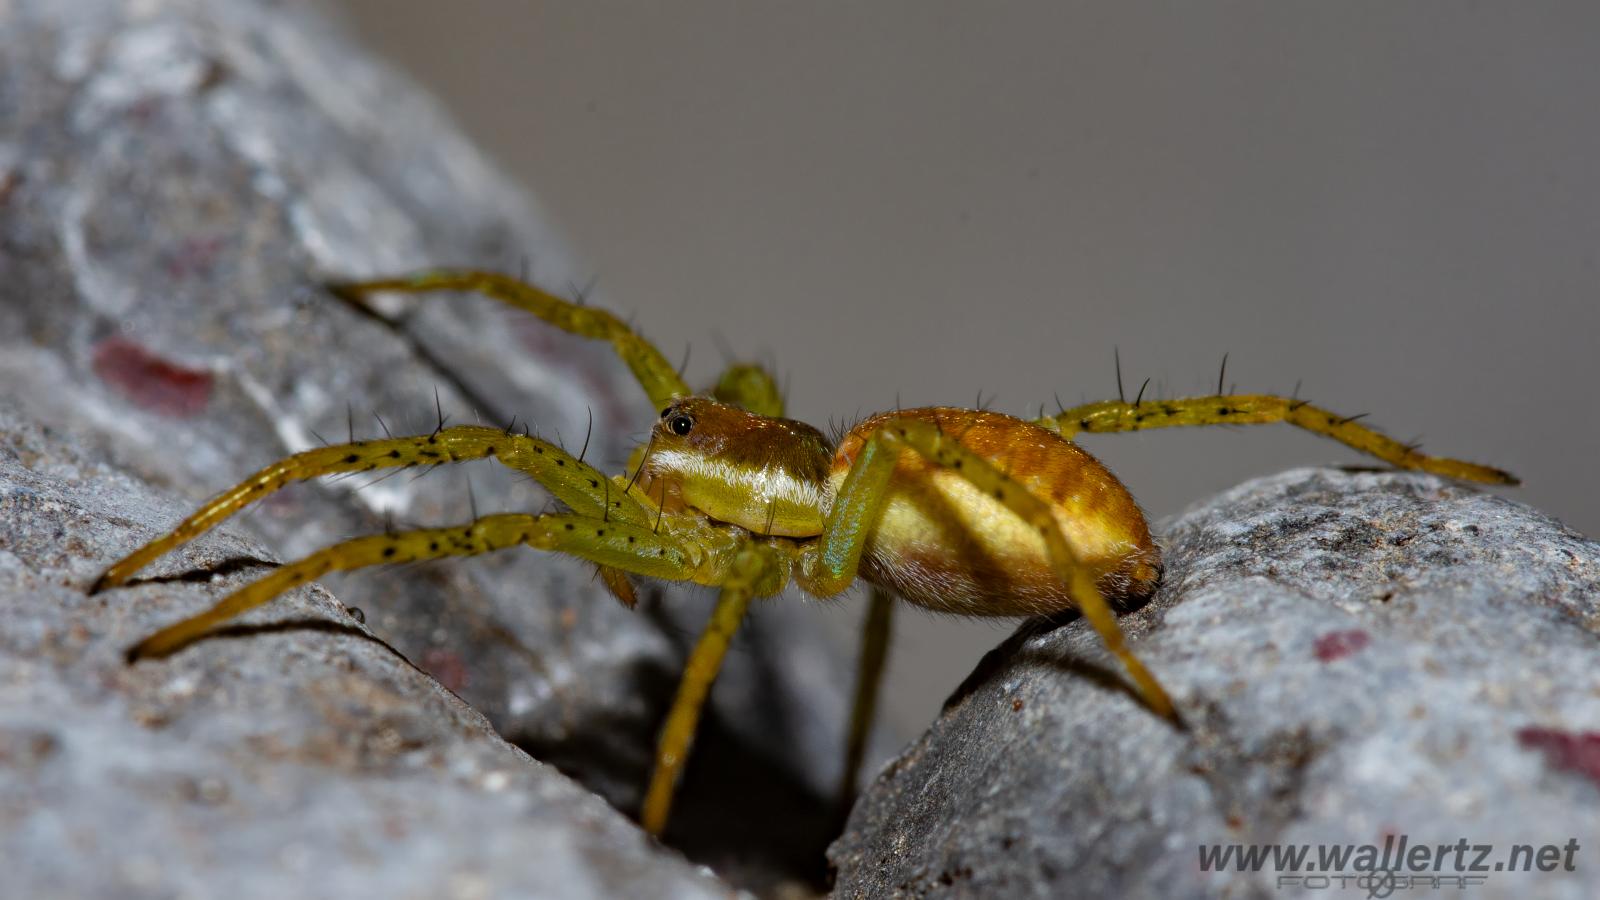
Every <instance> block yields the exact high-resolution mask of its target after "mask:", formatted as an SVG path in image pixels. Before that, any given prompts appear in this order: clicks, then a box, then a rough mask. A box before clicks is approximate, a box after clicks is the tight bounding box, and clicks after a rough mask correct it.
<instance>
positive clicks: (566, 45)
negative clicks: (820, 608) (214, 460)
mask: <svg viewBox="0 0 1600 900" xmlns="http://www.w3.org/2000/svg"><path fill="white" fill-rule="evenodd" d="M335 7H336V8H342V9H343V10H344V11H345V12H346V13H347V14H348V17H349V20H350V21H351V22H352V23H353V24H354V25H355V27H356V28H357V29H358V30H359V31H360V32H361V33H362V34H363V35H364V36H365V37H366V39H367V40H368V41H369V42H370V43H371V44H372V45H374V46H375V47H377V48H378V49H379V50H380V51H382V52H384V53H386V54H388V55H389V56H390V57H391V58H392V59H394V60H395V61H396V63H397V64H398V65H400V66H402V67H404V68H406V69H408V70H410V71H411V72H412V73H413V74H414V75H415V76H416V77H417V78H418V79H419V80H420V81H421V82H423V83H424V84H425V85H426V86H428V87H429V88H430V89H431V90H433V91H434V92H435V93H436V94H437V95H438V96H439V97H440V99H441V101H442V102H443V103H444V104H445V105H446V106H447V107H449V108H450V109H451V110H452V111H453V113H454V114H455V116H456V117H457V119H458V120H459V121H460V123H461V124H462V125H463V126H464V127H465V129H466V130H467V131H468V132H469V133H470V134H472V135H473V136H475V137H476V138H477V139H478V140H479V141H480V142H481V143H482V144H483V145H484V146H485V147H486V148H487V149H488V150H489V152H490V153H491V154H493V155H494V156H496V157H497V158H498V159H499V160H500V161H501V162H502V163H503V164H504V165H505V166H506V167H507V168H508V169H509V170H510V171H511V172H512V173H513V174H514V175H516V176H517V177H518V178H519V179H520V180H521V181H522V182H523V183H524V184H525V185H526V186H527V187H528V188H529V190H530V191H531V192H532V193H533V194H534V195H536V196H537V198H538V199H539V200H540V201H541V202H542V204H543V205H544V206H545V208H546V210H547V211H548V212H549V213H550V214H551V216H552V217H553V218H554V219H555V221H556V222H557V223H558V224H560V225H561V226H562V227H564V228H565V230H566V231H567V233H568V235H569V236H570V238H571V240H572V243H573V245H574V246H576V247H577V248H579V252H580V253H581V254H582V255H583V258H584V259H585V260H587V262H588V263H589V264H590V265H591V267H592V271H593V272H594V273H595V275H596V276H598V279H599V281H598V284H599V292H598V297H599V299H600V302H603V303H605V304H606V305H608V306H610V307H612V308H614V309H617V310H619V311H620V312H622V313H624V314H628V315H632V316H634V317H635V321H636V323H637V325H638V326H639V328H640V329H641V330H642V331H643V332H644V333H645V334H647V335H649V336H651V337H653V338H654V339H655V340H656V341H658V342H659V343H660V344H661V346H662V348H663V350H664V352H665V353H666V354H667V355H668V356H669V357H674V358H676V357H678V356H679V355H680V354H682V353H683V351H684V348H685V346H686V345H692V346H693V356H692V359H691V361H690V364H689V375H690V380H691V381H692V382H694V383H703V382H706V381H708V380H709V379H710V378H712V377H713V375H714V373H715V372H716V371H717V370H718V369H719V368H720V367H721V365H722V364H723V358H722V356H721V354H720V353H719V351H718V350H717V349H716V348H717V342H718V341H719V340H725V341H726V343H727V344H728V345H729V346H732V347H734V348H736V349H737V351H738V352H739V353H741V354H744V355H748V356H753V357H756V358H760V359H765V360H768V361H771V362H773V363H775V365H776V367H777V369H778V371H779V372H780V373H781V374H782V375H784V376H787V377H788V378H789V386H790V390H789V398H790V402H791V409H792V411H793V414H794V415H796V416H797V417H799V418H803V419H807V420H809V421H812V422H813V423H814V424H817V425H819V426H825V425H826V424H827V423H828V421H829V419H830V418H832V419H835V420H838V419H841V418H843V419H849V418H853V417H855V416H856V415H858V414H865V413H867V412H871V411H876V410H880V409H884V408H889V407H892V406H893V405H894V404H895V403H896V400H897V398H898V400H899V402H901V403H902V404H904V405H920V404H954V405H970V404H972V403H973V402H974V400H975V398H976V396H977V395H978V393H979V392H980V391H981V392H982V393H983V395H984V397H985V400H987V399H988V398H989V397H993V398H994V401H993V405H994V407H995V408H997V409H1000V410H1003V411H1007V412H1013V413H1017V414H1034V413H1036V412H1037V410H1038V406H1039V404H1040V403H1041V402H1043V403H1048V404H1049V405H1050V406H1052V407H1053V406H1054V402H1055V401H1054V399H1053V398H1054V396H1055V395H1056V394H1057V393H1059V394H1060V396H1061V399H1062V400H1063V401H1065V402H1067V403H1069V404H1071V403H1074V402H1078V401H1079V400H1081V399H1104V398H1106V397H1108V396H1115V392H1116V385H1115V381H1114V379H1113V372H1112V348H1113V347H1118V348H1120V351H1121V356H1122V366H1123V378H1124V381H1125V383H1126V384H1127V386H1128V390H1129V392H1130V393H1131V392H1132V391H1133V390H1135V389H1136V388H1137V386H1138V385H1139V383H1140V382H1141V381H1142V380H1143V379H1144V378H1145V377H1147V376H1148V377H1151V378H1153V379H1154V380H1153V381H1152V390H1154V389H1156V388H1157V387H1159V389H1160V391H1161V392H1162V393H1164V394H1174V393H1176V394H1185V393H1197V392H1208V391H1209V390H1211V388H1213V387H1214V385H1215V382H1216V379H1217V366H1218V362H1219V360H1220V358H1221V357H1222V355H1223V353H1224V352H1228V353H1230V354H1231V356H1230V361H1229V365H1228V380H1229V381H1230V382H1232V383H1235V384H1237V385H1238V388H1239V390H1241V391H1262V392H1265V391H1278V392H1288V391H1289V390H1291V389H1292V388H1293V387H1294V385H1295V383H1296V382H1297V381H1301V382H1303V384H1304V387H1303V389H1302V392H1301V393H1302V396H1305V397H1308V398H1311V399H1313V400H1315V401H1317V402H1319V403H1322V404H1324V405H1326V406H1329V407H1331V408H1332V409H1334V410H1338V411H1342V412H1348V413H1351V414H1354V413H1360V412H1367V413H1370V414H1371V415H1370V419H1369V421H1370V422H1372V423H1373V424H1375V425H1377V426H1379V427H1381V428H1384V429H1385V430H1387V431H1390V432H1391V433H1393V434H1394V435H1396V436H1397V437H1399V438H1402V439H1410V438H1413V437H1418V436H1420V437H1422V438H1423V439H1424V440H1425V442H1426V448H1427V449H1429V450H1431V451H1433V452H1436V453H1444V454H1449V455H1457V456H1462V457H1465V458H1468V459H1473V460H1480V461H1484V462H1489V463H1493V464H1495V465H1500V466H1503V467H1506V468H1510V469H1511V470H1513V471H1514V472H1516V473H1518V474H1519V475H1521V476H1522V477H1523V478H1524V479H1525V480H1526V482H1527V486H1526V487H1524V488H1521V489H1518V490H1515V491H1512V492H1509V493H1510V495H1511V496H1514V497H1516V498H1518V499H1521V500H1524V501H1526V502H1528V503H1531V504H1533V505H1535V506H1538V507H1541V508H1543V509H1545V510H1547V511H1549V512H1551V513H1553V514H1555V515H1557V516H1558V517H1560V518H1561V519H1563V520H1564V521H1566V522H1567V523H1568V524H1570V525H1572V526H1573V527H1575V528H1577V529H1579V530H1582V531H1585V532H1588V533H1590V534H1594V533H1596V532H1600V508H1597V503H1596V501H1597V499H1600V473H1597V470H1596V467H1595V465H1594V461H1593V456H1594V455H1595V451H1596V449H1597V447H1600V440H1597V438H1600V422H1597V419H1600V416H1597V415H1596V404H1595V402H1594V400H1593V396H1594V393H1593V392H1594V391H1595V390H1596V389H1597V388H1600V377H1597V376H1600V363H1597V362H1596V358H1595V342H1596V329H1597V326H1600V309H1597V302H1596V301H1597V290H1596V288H1597V279H1600V269H1597V261H1596V256H1597V251H1600V244H1597V241H1600V227H1597V226H1600V5H1596V4H1593V3H1569V4H1553V3H1538V4H1510V3H1505V4H1493V5H1491V4H1468V3H1459V2H1452V3H1443V2H1439V3H1408V4H1381V5H1380V4H1359V5H1356V4H1304V3H1280V2H1271V3H1266V2H1262V3H1228V4H1170V5H1167V4H1161V5H1154V4H1128V3H1109V2H1107V3H1095V4H1063V3H1051V2H1017V3H1008V4H976V3H973V4H956V3H949V2H915V3H913V2H881V0H880V2H873V3H845V2H824V3H806V4H783V5H779V4H773V3H738V2H704V0H694V2H684V3H673V4H649V5H647V4H633V3H599V4H597V3H583V4H577V3H573V4H547V3H511V2H492V0H458V2H453V3H449V4H443V3H437V2H434V0H342V2H336V3H335ZM451 262H462V261H459V260H418V261H417V263H418V265H419V266H420V265H425V264H432V263H451ZM552 287H561V286H559V285H554V286H552ZM641 415H644V416H648V412H647V411H644V410H642V408H641ZM646 424H647V423H646V421H645V420H641V423H640V428H641V431H642V430H643V428H644V427H645V426H646ZM1083 443H1084V445H1085V446H1087V447H1088V448H1089V449H1090V450H1092V451H1093V452H1095V453H1097V454H1099V455H1100V456H1101V457H1102V458H1104V459H1105V460H1106V461H1107V462H1108V463H1109V464H1110V465H1111V467H1112V468H1113V469H1114V470H1115V471H1117V472H1118V473H1119V474H1120V475H1121V476H1122V477H1123V479H1124V480H1125V481H1127V483H1128V484H1129V485H1130V487H1131V488H1132V489H1133V491H1134V493H1135V495H1136V496H1138V497H1139V498H1140V499H1141V501H1142V502H1143V504H1144V505H1145V508H1146V509H1147V510H1148V511H1149V513H1150V514H1151V515H1152V517H1160V516H1165V515H1169V514H1171V513H1174V512H1176V511H1178V510H1180V509H1182V508H1183V507H1184V506H1185V505H1186V504H1188V503H1190V502H1192V501H1194V500H1196V499H1199V498H1201V497H1204V496H1206V495H1209V494H1211V493H1213V492H1215V491H1218V490H1220V489H1222V488H1225V487H1228V486H1230V485H1232V484H1235V483H1237V482H1239V481H1240V480H1243V479H1245V478H1249V477H1251V476H1255V475H1263V474H1268V473H1271V472H1275V471H1278V470H1280V469H1283V468H1286V467H1290V466H1295V465H1301V464H1308V463H1322V462H1339V463H1356V462H1360V459H1359V458H1358V457H1357V456H1356V455H1355V454H1354V453H1352V452H1350V451H1347V450H1345V449H1344V448H1342V447H1339V446H1338V445H1335V444H1332V443H1330V442H1327V441H1324V440H1322V439H1319V438H1316V437H1313V436H1310V435H1306V434H1303V433H1297V432H1295V431H1294V430H1292V429H1289V428H1287V427H1264V428H1248V429H1235V430H1223V429H1204V430H1188V431H1166V432H1151V433H1148V434H1141V435H1121V436H1105V437H1089V438H1085V439H1084V440H1083ZM786 602H799V601H794V600H790V601H786ZM808 602H809V601H808ZM819 605H820V604H819ZM837 606H838V608H836V609H833V610H831V611H830V612H829V613H827V614H828V615H831V616H832V617H833V620H834V623H835V624H836V625H837V628H838V630H839V632H840V634H841V635H852V634H853V632H854V630H855V627H856V625H855V622H856V621H857V619H856V617H857V615H858V610H859V601H854V602H851V603H846V604H841V605H837ZM897 624H898V625H899V626H900V629H899V633H898V635H897V638H896V642H895V646H894V650H893V654H894V655H893V657H892V660H891V662H892V671H891V676H890V688H889V690H890V694H889V700H888V704H887V710H886V712H887V715H888V716H889V717H890V719H891V721H892V722H893V723H895V724H897V725H898V726H899V727H900V728H901V729H903V730H906V731H909V732H914V731H918V730H921V728H922V727H924V726H925V724H926V722H927V721H928V720H929V719H930V718H931V717H932V716H933V715H934V714H935V712H936V711H937V709H938V705H939V703H940V702H941V701H942V700H943V698H944V697H945V696H946V695H947V694H948V693H949V692H950V691H951V690H952V689H953V688H954V687H955V686H956V685H957V684H958V683H959V682H960V680H961V678H962V677H963V676H964V675H965V674H966V673H967V672H968V671H969V670H970V669H971V667H972V665H973V664H974V663H975V662H976V660H977V658H978V657H979V656H980V655H981V654H982V653H983V651H984V650H986V649H987V648H989V647H990V646H993V645H994V644H996V643H998V642H999V641H1000V640H1001V639H1002V638H1003V637H1004V636H1005V635H1006V634H1008V633H1009V632H1010V630H1011V628H1012V627H1013V623H1012V622H1009V621H1001V622H954V621H950V620H943V619H935V618H934V617H932V616H929V615H925V614H921V613H916V612H905V613H902V614H901V615H900V617H899V619H898V622H897Z"/></svg>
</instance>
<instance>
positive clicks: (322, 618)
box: [0, 406, 732, 898]
mask: <svg viewBox="0 0 1600 900" xmlns="http://www.w3.org/2000/svg"><path fill="white" fill-rule="evenodd" d="M183 509H184V505H183V504H179V503H175V502H173V501H172V500H171V499H170V498H166V497H163V496H162V495H161V494H160V493H159V492H157V491H154V490H152V489H151V488H150V487H149V486H148V485H146V484H144V483H143V482H141V481H139V480H138V479H137V478H135V477H132V476H130V475H128V474H126V473H123V472H121V471H118V470H117V469H115V468H113V467H111V466H108V465H105V464H103V463H101V462H99V461H96V460H94V459H93V458H92V457H91V456H89V455H88V454H86V453H85V452H83V451H81V450H80V449H79V448H77V447H75V446H73V445H72V444H71V443H70V442H67V441H65V440H64V438H63V437H62V436H61V435H60V434H55V433H50V432H46V431H44V430H41V429H40V428H38V427H36V426H34V425H32V424H29V423H26V422H24V421H22V420H20V419H19V418H18V417H17V415H16V413H15V410H12V409H9V408H7V407H4V406H0V854H3V856H4V857H5V859H6V860H7V868H6V891H5V892H6V894H7V895H9V896H15V897H171V896H194V897H201V896H216V895H217V894H218V892H219V891H226V894H227V896H230V897H236V898H254V897H259V898H279V897H284V896H300V897H380V896H381V897H481V898H488V897H511V896H528V895H529V894H530V893H531V894H537V895H539V896H552V897H574V898H593V897H618V896H646V895H649V896H671V897H685V898H688V897H726V896H729V895H730V894H731V893H732V892H731V890H730V889H729V888H727V887H726V886H725V885H722V884H720V883H719V882H718V881H717V880H716V879H715V878H713V877H712V876H710V875H709V874H707V873H705V872H703V871H699V870H697V869H696V868H695V867H693V866H691V865H689V864H688V863H686V862H684V861H683V860H682V859H681V858H679V857H677V855H676V854H673V853H671V852H668V851H663V850H661V849H660V848H659V847H656V846H654V845H653V843H652V842H651V841H649V840H648V839H647V838H645V836H644V835H643V834H642V833H641V832H639V830H638V829H637V828H635V827H634V826H633V825H632V824H631V823H630V822H628V821H627V820H626V819H624V818H623V816H622V815H621V814H620V813H618V812H616V811H615V810H614V809H612V808H611V807H609V806H608V805H606V803H605V802H604V801H602V800H601V799H600V798H599V797H596V796H595V795H593V794H591V793H589V792H588V791H586V790H584V789H583V788H581V787H579V786H578V785H576V784H574V783H573V782H572V781H570V780H568V779H567V778H566V777H565V776H563V775H561V774H560V773H559V772H557V771H556V770H555V769H554V768H552V767H550V766H547V765H544V764H542V763H539V762H536V761H534V760H532V759H530V758H529V757H528V756H527V755H526V754H525V753H523V752H521V751H520V750H518V749H516V748H515V747H513V746H511V745H509V744H507V743H506V742H505V741H503V740H501V739H500V737H499V736H497V735H496V734H495V732H494V730H493V729H492V728H491V727H490V725H489V722H488V721H487V720H486V719H485V718H484V717H483V716H482V715H481V714H480V713H478V712H476V711H475V710H473V709H472V708H471V707H469V706H467V705H466V704H465V703H463V702H462V701H461V700H460V699H459V698H458V697H456V696H455V695H454V694H452V693H451V692H449V691H447V690H445V689H444V688H442V687H440V686H439V684H438V683H437V682H436V681H435V680H434V679H432V678H429V677H428V676H427V675H426V674H424V673H423V672H421V671H420V670H418V669H417V668H416V667H414V666H413V665H411V664H410V663H409V662H407V660H406V659H405V658H404V657H402V656H400V655H399V654H398V653H395V652H394V651H393V650H392V649H390V648H389V647H388V646H386V645H385V644H384V643H383V641H382V640H380V639H379V638H377V637H376V636H374V634H373V633H372V632H371V631H370V630H368V629H367V628H365V627H363V626H362V625H360V624H359V623H358V622H356V621H355V620H354V619H352V618H351V617H350V616H349V615H348V614H347V613H346V612H345V609H344V607H343V606H342V605H340V603H339V602H338V601H337V600H334V599H333V597H332V596H331V595H330V594H328V593H327V592H326V591H324V590H321V589H317V588H312V589H309V590H305V591H299V592H296V593H294V594H292V595H290V596H289V597H287V598H286V599H285V600H284V602H282V603H279V604H275V605H273V606H271V607H269V608H266V609H263V610H260V611H258V612H257V613H255V614H252V615H250V616H248V617H247V618H245V619H244V620H243V621H241V622H240V624H238V625H236V626H234V627H232V628H230V629H228V630H227V633H226V636H225V637H224V638H220V639H216V640H211V641H206V642H203V643H202V644H201V645H198V646H196V647H195V648H193V649H192V650H191V651H189V652H186V653H181V654H178V655H177V656H175V657H173V658H172V659H170V660H167V661H164V662H163V663H161V664H159V665H147V664H140V665H135V666H129V665H127V664H126V662H124V660H123V654H124V652H125V651H126V649H127V647H128V645H129V643H130V642H132V641H135V640H137V639H138V638H140V637H142V636H143V635H145V634H147V633H149V632H150V631H151V630H152V629H154V628H157V627H159V626H160V625H162V624H164V623H167V622H170V621H172V619H174V618H175V617H179V616H182V615H184V614H185V613H188V612H191V611H194V610H197V609H200V608H202V607H204V606H206V605H207V604H209V603H211V602H213V601H214V600H216V599H217V598H218V597H219V596H220V595H221V594H222V593H224V592H225V591H227V590H228V589H229V588H230V587H234V586H237V585H238V584H239V583H240V582H242V581H243V580H246V579H248V578H249V577H250V576H251V570H252V569H253V568H254V567H252V566H243V567H240V568H241V569H242V570H237V571H234V572H232V573H231V574H228V575H224V576H218V577H215V578H203V577H195V578H188V577H183V576H180V577H177V578H158V579H153V580H150V581H147V582H145V583H144V584H142V585H140V586H138V587H135V588H131V589H129V590H127V591H120V592H116V593H110V594H102V595H97V596H93V597H90V596H86V595H85V594H84V592H83V584H84V583H85V581H86V580H87V579H92V578H93V577H94V575H95V574H96V569H97V568H98V566H99V559H98V555H97V548H101V547H105V546H109V545H112V544H115V543H116V542H118V541H121V540H124V539H125V538H124V535H126V534H127V533H128V532H129V531H130V530H140V529H154V528H157V527H159V524H160V523H162V522H165V521H166V520H167V519H168V518H169V517H171V516H174V515H177V514H179V513H181V512H182V511H183ZM266 554H267V550H266V549H265V548H263V547H261V546H260V545H259V544H256V543H255V542H253V541H250V540H247V539H245V538H243V537H241V536H240V535H239V534H237V533H236V532H233V531H232V530H225V531H224V532H223V533H222V535H221V536H220V537H219V538H218V539H217V540H215V541H212V542H210V543H209V545H208V546H207V548H206V549H204V550H202V551H198V552H197V553H196V554H195V557H196V562H198V563H200V564H201V565H205V564H210V563H221V562H224V561H226V560H229V559H235V560H237V559H250V558H260V557H262V556H264V555H266Z"/></svg>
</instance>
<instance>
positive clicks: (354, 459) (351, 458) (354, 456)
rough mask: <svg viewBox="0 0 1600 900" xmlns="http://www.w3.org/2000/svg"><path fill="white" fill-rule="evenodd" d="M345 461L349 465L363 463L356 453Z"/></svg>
mask: <svg viewBox="0 0 1600 900" xmlns="http://www.w3.org/2000/svg"><path fill="white" fill-rule="evenodd" d="M344 461H345V462H347V463H353V462H360V461H361V457H360V456H357V455H356V454H354V453H352V454H350V455H349V456H346V457H345V458H344Z"/></svg>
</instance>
